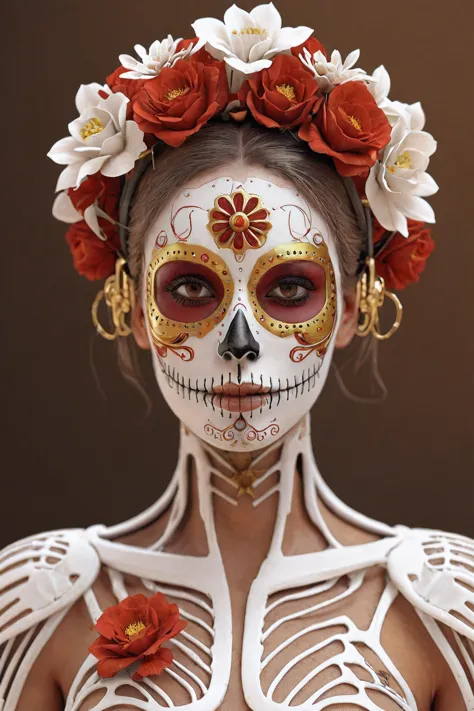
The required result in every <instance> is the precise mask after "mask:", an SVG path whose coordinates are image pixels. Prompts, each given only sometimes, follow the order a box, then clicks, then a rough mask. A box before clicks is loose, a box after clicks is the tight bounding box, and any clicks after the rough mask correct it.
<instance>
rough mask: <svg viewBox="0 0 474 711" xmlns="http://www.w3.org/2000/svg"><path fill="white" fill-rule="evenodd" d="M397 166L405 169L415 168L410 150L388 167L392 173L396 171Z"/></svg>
mask: <svg viewBox="0 0 474 711" xmlns="http://www.w3.org/2000/svg"><path fill="white" fill-rule="evenodd" d="M395 168H404V169H405V170H411V168H413V163H412V162H411V155H410V154H409V153H408V151H405V152H404V153H401V154H400V155H399V156H398V158H397V160H396V161H395V163H394V164H393V165H389V166H388V169H389V171H390V172H391V173H395Z"/></svg>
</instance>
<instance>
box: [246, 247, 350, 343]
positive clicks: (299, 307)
mask: <svg viewBox="0 0 474 711" xmlns="http://www.w3.org/2000/svg"><path fill="white" fill-rule="evenodd" d="M281 285H283V288H286V291H282V286H281ZM292 286H293V287H296V288H297V289H296V292H295V289H294V288H293V289H292V288H291V287H292ZM247 288H248V294H249V299H250V304H251V306H252V308H253V312H254V316H255V318H256V319H257V321H258V322H259V323H260V324H261V325H262V326H263V328H265V329H266V330H267V331H269V332H270V333H273V334H276V335H279V336H281V337H286V336H290V335H296V334H298V335H299V340H300V341H301V340H303V341H304V342H305V343H307V344H308V345H317V346H318V350H319V352H320V353H321V354H322V353H324V351H325V349H326V347H327V344H328V342H329V339H330V337H331V334H332V331H333V329H334V325H335V322H336V283H335V277H334V268H333V265H332V262H331V259H330V257H329V252H328V248H327V246H326V244H325V243H324V242H321V244H319V245H311V244H308V243H305V242H295V243H293V244H284V245H281V246H279V247H276V248H274V249H272V250H271V251H270V252H267V253H266V254H264V255H263V256H262V257H260V259H258V260H257V261H256V263H255V266H254V268H253V270H252V273H251V275H250V278H249V281H248V285H247ZM278 290H279V291H278ZM298 293H299V296H298Z"/></svg>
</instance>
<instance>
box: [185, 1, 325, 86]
mask: <svg viewBox="0 0 474 711" xmlns="http://www.w3.org/2000/svg"><path fill="white" fill-rule="evenodd" d="M192 27H193V29H194V31H195V33H196V36H197V37H199V39H201V40H203V41H204V42H206V43H207V44H206V49H207V51H208V52H209V53H210V54H211V55H212V56H213V57H215V58H216V59H224V60H225V61H226V62H227V64H228V65H229V67H230V68H232V69H233V70H235V71H234V76H233V77H232V82H231V87H230V89H231V91H237V90H238V89H239V88H240V85H241V84H242V83H243V81H244V79H245V75H246V74H253V73H254V72H259V71H261V70H262V69H267V68H268V67H269V66H271V63H272V59H273V57H274V56H275V55H276V54H280V53H281V52H285V51H287V50H289V49H291V47H297V46H298V45H299V44H302V43H303V42H305V41H306V40H307V39H308V37H310V35H311V34H312V32H313V30H312V29H311V28H309V27H282V26H281V16H280V13H279V12H278V10H277V9H276V7H275V6H274V5H273V3H271V2H270V3H268V5H258V6H257V7H255V8H254V9H253V10H251V11H250V12H245V10H241V9H240V8H238V7H237V6H236V5H232V7H230V8H229V9H228V10H226V12H225V14H224V22H221V21H220V20H216V19H214V18H211V17H205V18H203V19H201V20H196V22H195V23H194V24H193V25H192Z"/></svg>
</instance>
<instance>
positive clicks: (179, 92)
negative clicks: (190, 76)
mask: <svg viewBox="0 0 474 711" xmlns="http://www.w3.org/2000/svg"><path fill="white" fill-rule="evenodd" d="M183 94H184V89H171V91H169V92H168V93H167V94H166V95H165V99H166V100H167V101H173V99H177V98H178V96H182V95H183Z"/></svg>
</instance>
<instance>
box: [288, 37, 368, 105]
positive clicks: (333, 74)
mask: <svg viewBox="0 0 474 711" xmlns="http://www.w3.org/2000/svg"><path fill="white" fill-rule="evenodd" d="M359 56H360V50H359V49H355V50H354V51H353V52H351V53H350V54H348V55H347V57H346V59H345V61H344V62H343V61H342V57H341V53H340V52H339V51H338V50H337V49H335V50H334V51H333V53H332V54H331V58H330V59H326V57H325V56H324V54H323V53H322V52H321V50H318V51H317V52H315V53H314V54H313V55H311V52H309V51H308V50H307V49H306V47H305V48H304V49H303V54H300V59H301V61H302V62H303V64H304V65H305V66H306V67H307V68H308V69H309V70H310V71H311V72H312V73H313V75H314V78H315V79H316V82H317V84H318V86H319V88H320V89H321V91H323V92H324V93H325V94H328V93H329V92H330V91H332V90H333V89H334V87H335V86H337V85H338V84H344V83H345V82H346V81H364V82H371V81H372V77H369V76H367V73H366V72H365V71H364V70H363V69H351V67H353V66H354V64H355V63H356V62H357V60H358V59H359Z"/></svg>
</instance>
